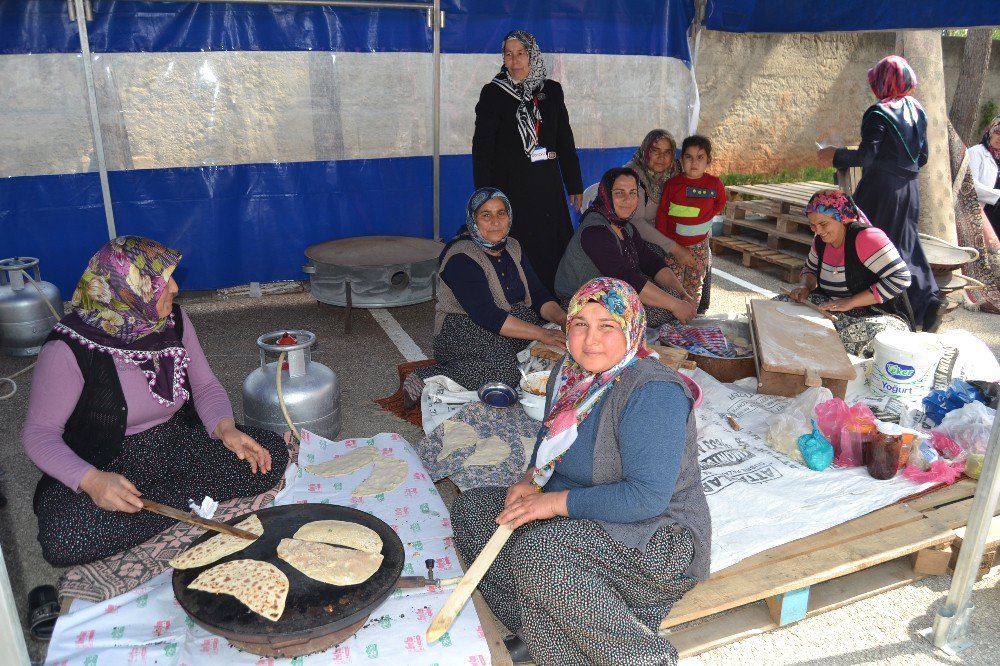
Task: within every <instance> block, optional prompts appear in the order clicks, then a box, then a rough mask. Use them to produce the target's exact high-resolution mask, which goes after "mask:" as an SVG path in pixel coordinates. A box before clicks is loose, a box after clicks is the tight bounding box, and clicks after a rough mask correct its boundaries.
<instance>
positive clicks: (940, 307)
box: [924, 300, 948, 333]
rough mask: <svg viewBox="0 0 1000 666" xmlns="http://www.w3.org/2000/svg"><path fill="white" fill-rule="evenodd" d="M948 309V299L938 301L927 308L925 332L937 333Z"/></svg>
mask: <svg viewBox="0 0 1000 666" xmlns="http://www.w3.org/2000/svg"><path fill="white" fill-rule="evenodd" d="M947 311H948V301H943V300H942V301H938V302H937V303H936V304H932V305H931V306H930V307H929V308H927V314H925V315H924V333H937V330H938V328H940V327H941V321H942V319H944V313H945V312H947Z"/></svg>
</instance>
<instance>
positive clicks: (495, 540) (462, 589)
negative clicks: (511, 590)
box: [425, 525, 514, 643]
mask: <svg viewBox="0 0 1000 666" xmlns="http://www.w3.org/2000/svg"><path fill="white" fill-rule="evenodd" d="M513 533H514V531H513V530H512V529H510V527H508V526H507V525H500V526H499V527H497V531H496V532H494V533H493V536H491V537H490V540H489V541H487V542H486V545H485V546H484V547H483V550H482V552H480V553H479V557H477V558H476V561H475V562H473V563H472V566H471V567H469V570H468V571H466V572H465V575H464V576H462V580H461V581H459V583H458V587H456V588H455V589H454V590H452V592H451V594H450V595H449V596H448V600H447V601H445V602H444V606H442V607H441V610H439V611H438V612H437V615H435V616H434V619H433V620H431V626H429V627H427V633H426V634H425V635H426V638H427V642H428V643H433V642H434V641H436V640H437V639H439V638H441V636H442V635H444V632H446V631H448V629H449V628H450V627H451V625H452V623H453V622H454V621H455V618H456V617H458V613H459V612H460V611H461V610H462V607H463V606H465V602H466V601H468V600H469V597H471V596H472V593H473V592H475V590H476V586H477V585H479V581H481V580H482V579H483V576H485V575H486V571H487V570H488V569H489V568H490V565H491V564H493V560H495V559H496V558H497V555H499V554H500V549H501V548H503V546H504V544H505V543H507V540H508V539H510V535H511V534H513Z"/></svg>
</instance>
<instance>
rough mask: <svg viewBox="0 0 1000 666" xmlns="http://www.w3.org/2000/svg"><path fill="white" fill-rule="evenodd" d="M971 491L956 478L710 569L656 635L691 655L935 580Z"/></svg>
mask: <svg viewBox="0 0 1000 666" xmlns="http://www.w3.org/2000/svg"><path fill="white" fill-rule="evenodd" d="M974 492H975V483H974V482H973V481H971V480H969V479H963V480H962V481H959V482H957V483H955V484H954V485H952V486H946V487H943V488H939V489H935V490H932V491H930V492H928V493H925V494H923V495H921V496H919V497H916V498H913V499H911V500H909V501H906V502H901V503H899V504H895V505H893V506H889V507H885V508H883V509H879V510H878V511H874V512H872V513H870V514H868V515H866V516H861V517H860V518H855V519H854V520H851V521H848V522H846V523H844V524H842V525H838V526H836V527H833V528H831V529H828V530H824V531H823V532H820V533H818V534H814V535H812V536H809V537H805V538H803V539H798V540H796V541H793V542H791V543H788V544H785V545H783V546H778V547H776V548H772V549H770V550H766V551H764V552H762V553H758V554H757V555H754V556H753V557H750V558H748V559H746V560H743V561H742V562H739V563H738V564H735V565H733V566H731V567H728V568H726V569H723V570H722V571H718V572H716V573H715V574H713V575H712V577H711V578H709V579H708V580H707V581H705V582H703V583H699V584H698V585H697V586H696V587H695V588H694V589H693V590H692V591H691V592H689V593H688V594H686V595H685V596H684V598H683V599H681V600H680V601H679V602H678V603H677V604H676V605H675V606H674V608H673V609H672V610H671V612H670V614H669V615H668V616H667V617H666V619H664V621H663V623H662V624H661V625H660V631H661V634H663V635H664V636H666V638H668V639H669V640H670V641H671V642H672V643H673V644H674V647H676V648H677V651H678V652H679V653H680V655H681V657H689V656H692V655H696V654H700V653H702V652H705V651H707V650H711V649H713V648H716V647H719V646H721V645H725V644H727V643H732V642H734V641H738V640H740V639H743V638H746V637H748V636H753V635H755V634H760V633H763V632H765V631H770V630H771V629H775V628H777V627H780V626H783V625H785V624H789V623H791V622H794V621H797V620H798V619H802V618H805V617H812V616H814V615H818V614H820V613H824V612H826V611H830V610H834V609H836V608H840V607H842V606H845V605H847V604H849V603H852V602H854V601H859V600H861V599H866V598H868V597H871V596H874V595H876V594H879V593H881V592H887V591H889V590H892V589H895V588H898V587H902V586H904V585H908V584H910V583H912V582H914V581H917V580H920V579H922V578H925V577H927V576H929V575H939V574H943V573H945V569H944V568H943V563H944V560H945V559H947V558H946V555H947V554H948V550H947V549H948V547H949V546H951V549H952V551H953V552H954V551H956V548H955V547H954V545H952V543H953V540H954V537H955V531H954V530H956V529H960V528H961V527H963V526H964V525H965V523H966V521H967V520H968V514H969V508H970V506H971V503H972V496H973V493H974ZM994 513H995V514H996V513H1000V504H998V506H997V509H996V511H995V512H994ZM998 522H1000V519H994V524H997V523H998ZM915 565H916V567H917V569H915V568H914V566H915ZM944 566H946V565H944Z"/></svg>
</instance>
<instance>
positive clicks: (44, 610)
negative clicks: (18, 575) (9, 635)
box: [28, 585, 59, 641]
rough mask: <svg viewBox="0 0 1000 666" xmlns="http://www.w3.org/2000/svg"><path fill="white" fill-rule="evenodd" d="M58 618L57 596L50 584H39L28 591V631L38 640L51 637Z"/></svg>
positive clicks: (45, 639)
mask: <svg viewBox="0 0 1000 666" xmlns="http://www.w3.org/2000/svg"><path fill="white" fill-rule="evenodd" d="M57 619H59V596H58V595H57V594H56V588H54V587H52V586H51V585H39V586H38V587H36V588H35V589H33V590H32V591H31V592H29V593H28V632H29V633H30V634H31V637H32V638H34V639H35V640H38V641H47V640H49V639H50V638H52V630H53V629H55V626H56V620H57Z"/></svg>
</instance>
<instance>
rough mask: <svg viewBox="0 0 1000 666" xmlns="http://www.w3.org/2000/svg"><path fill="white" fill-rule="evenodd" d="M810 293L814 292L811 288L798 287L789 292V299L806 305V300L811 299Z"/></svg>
mask: <svg viewBox="0 0 1000 666" xmlns="http://www.w3.org/2000/svg"><path fill="white" fill-rule="evenodd" d="M810 291H812V290H811V289H809V287H796V288H795V289H792V290H791V291H790V292H788V297H789V298H790V299H792V300H793V301H795V302H796V303H805V300H806V299H807V298H809V292H810Z"/></svg>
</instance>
